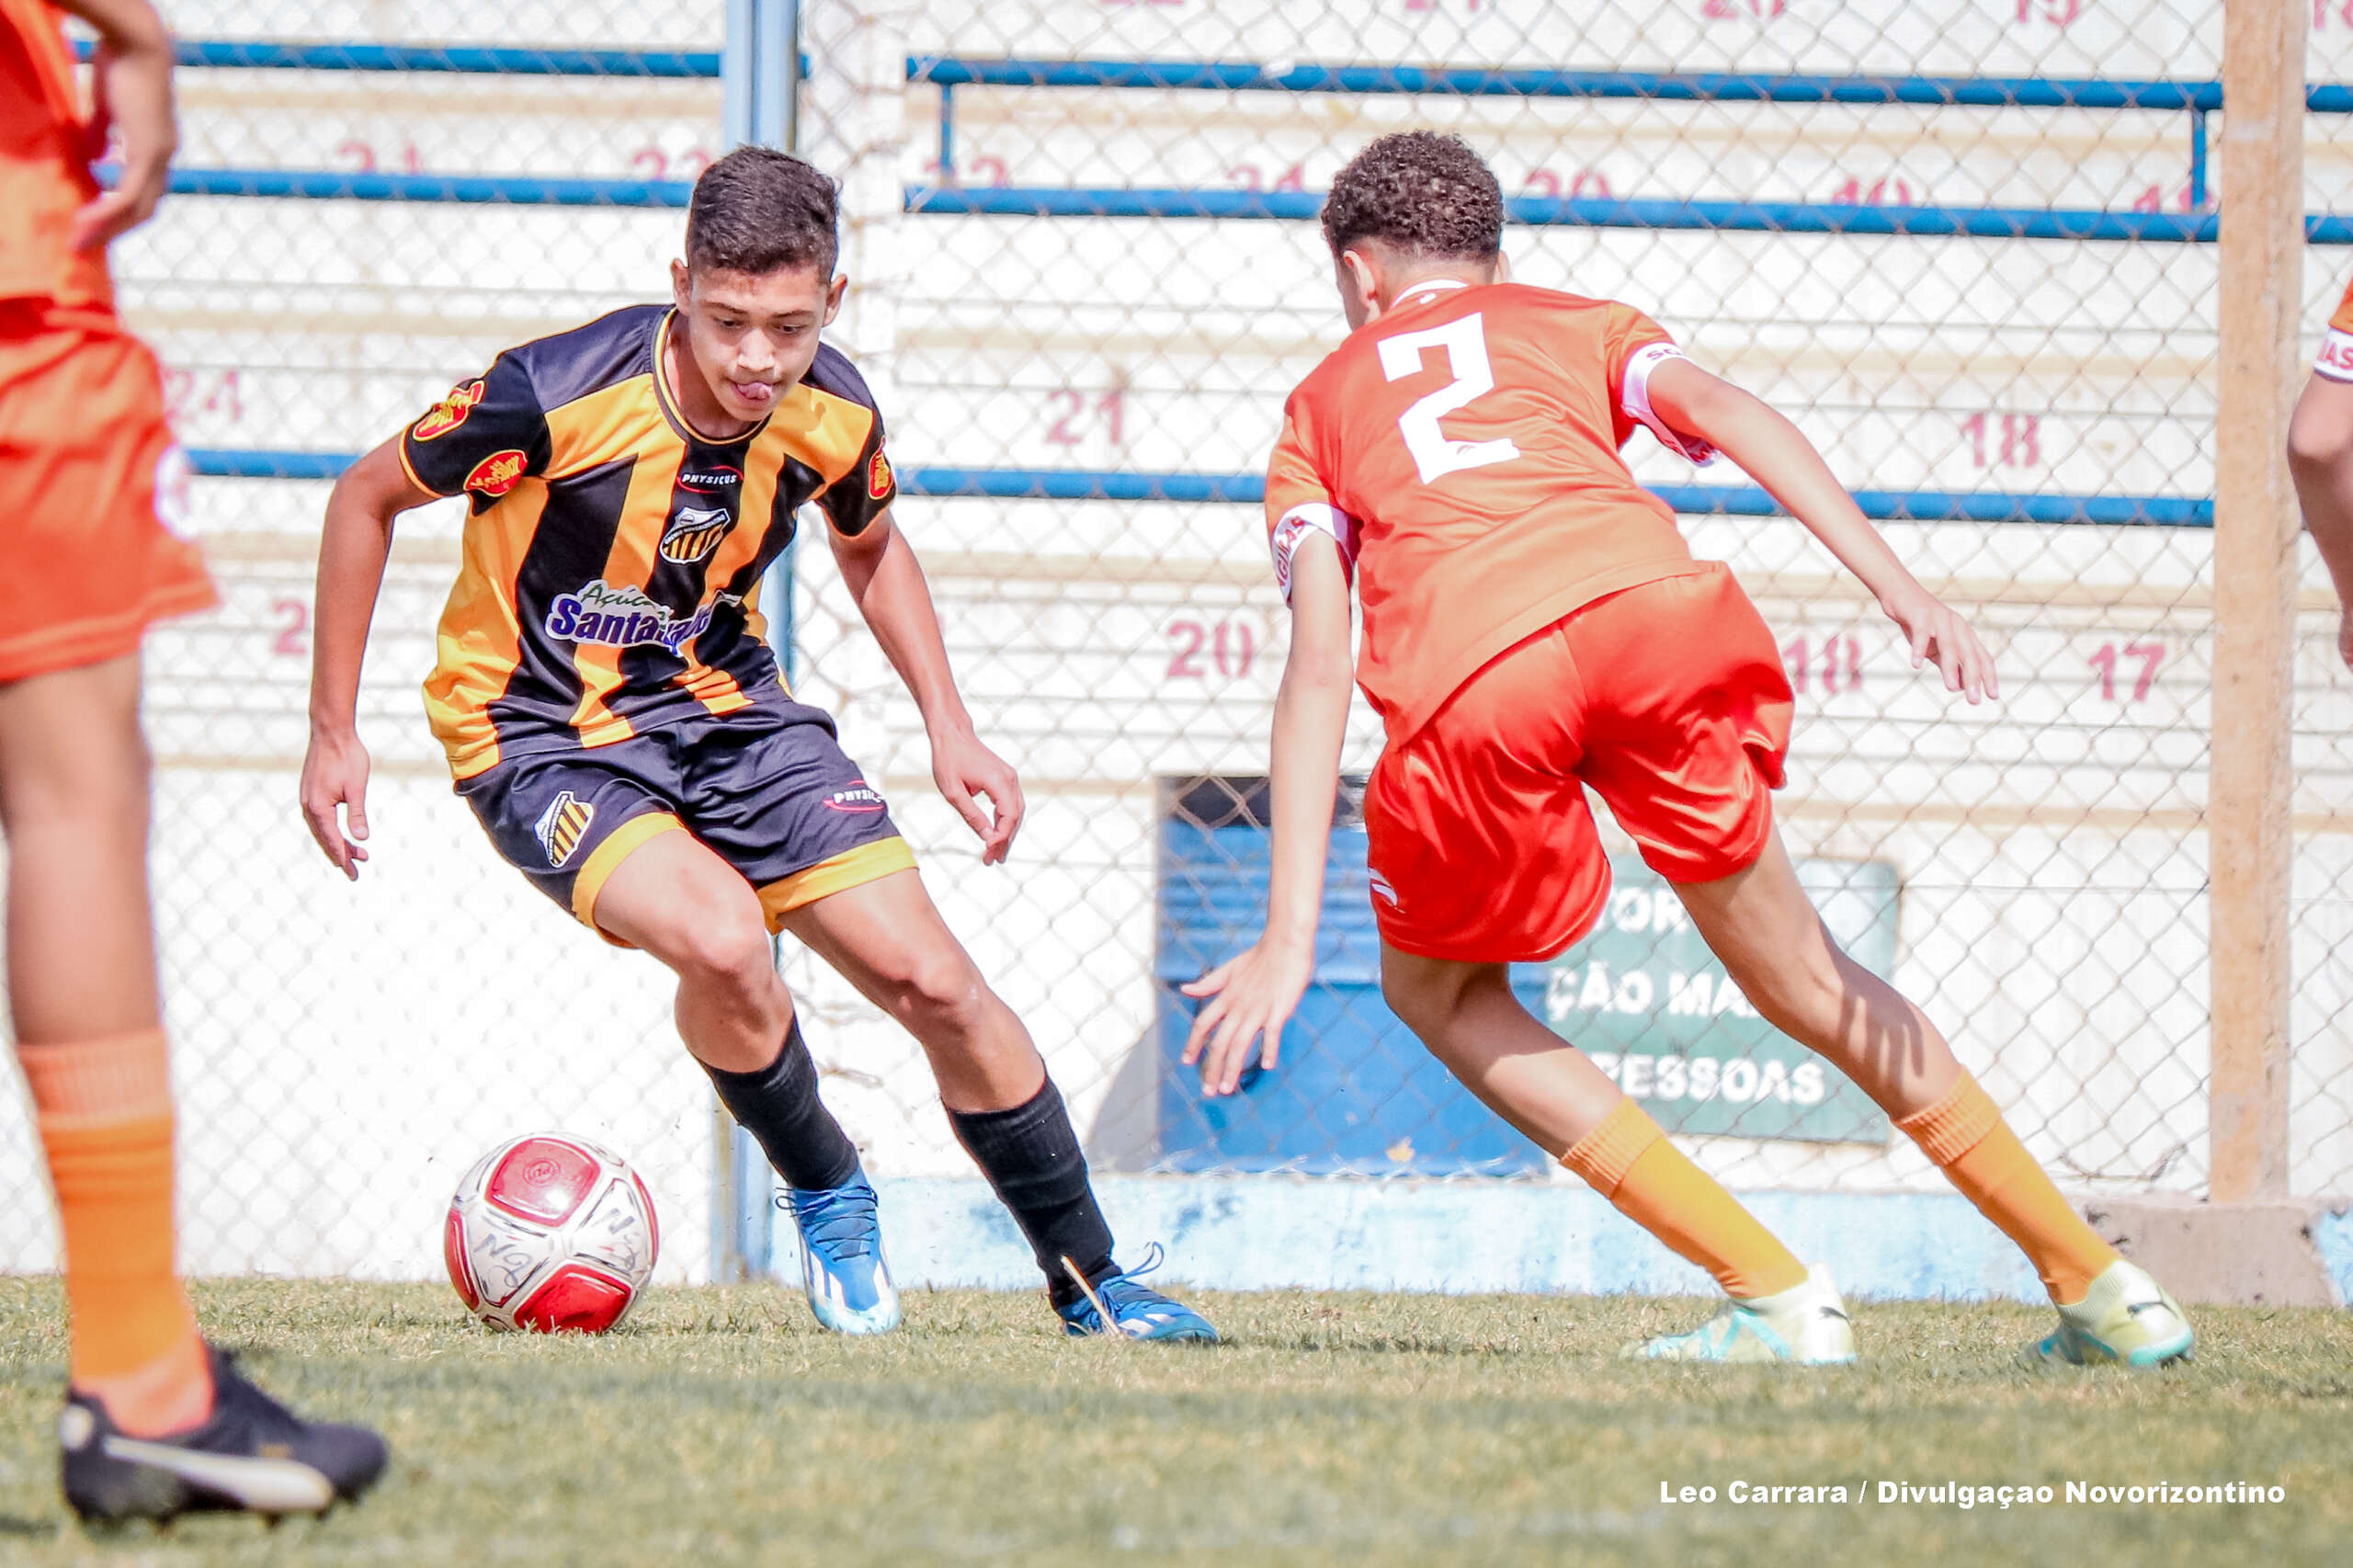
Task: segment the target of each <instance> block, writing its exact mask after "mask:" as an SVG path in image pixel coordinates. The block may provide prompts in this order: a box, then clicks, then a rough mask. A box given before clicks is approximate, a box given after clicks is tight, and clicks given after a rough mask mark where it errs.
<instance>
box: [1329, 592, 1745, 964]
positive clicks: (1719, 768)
mask: <svg viewBox="0 0 2353 1568" xmlns="http://www.w3.org/2000/svg"><path fill="white" fill-rule="evenodd" d="M1789 743H1790V683H1789V677H1788V676H1786V675H1785V674H1783V672H1782V669H1781V656H1780V652H1779V649H1778V648H1777V647H1776V646H1775V644H1774V642H1773V635H1772V633H1771V632H1770V631H1767V630H1766V626H1765V622H1764V619H1762V618H1761V617H1760V616H1758V615H1757V613H1756V606H1754V605H1752V604H1750V603H1749V602H1748V597H1747V596H1746V595H1745V594H1744V593H1742V592H1741V590H1740V585H1739V584H1738V583H1736V582H1734V581H1733V575H1732V574H1731V573H1730V572H1729V571H1727V570H1725V569H1724V568H1723V567H1722V566H1721V565H1713V564H1711V565H1708V566H1704V567H1702V568H1701V569H1700V570H1699V571H1698V572H1696V573H1693V574H1688V575H1684V576H1678V577H1666V578H1662V579H1660V580H1658V581H1655V582H1651V583H1645V584H1643V585H1640V586H1638V587H1632V588H1627V589H1624V590H1622V591H1621V592H1619V593H1616V594H1612V595H1610V596H1609V597H1607V598H1601V599H1597V600H1595V601H1594V602H1593V603H1591V604H1589V605H1586V607H1585V608H1582V609H1579V610H1577V611H1575V612H1574V614H1571V615H1569V616H1567V617H1565V618H1563V619H1561V620H1558V621H1555V622H1554V623H1553V624H1552V625H1551V626H1549V627H1547V628H1545V629H1544V630H1543V631H1540V632H1538V633H1536V634H1535V635H1534V636H1532V637H1529V638H1527V639H1525V640H1524V641H1522V642H1518V643H1515V644H1514V645H1513V646H1512V647H1511V648H1509V649H1507V650H1506V652H1504V653H1500V654H1498V655H1496V657H1495V658H1494V659H1492V660H1490V661H1489V662H1488V663H1487V664H1485V665H1483V666H1481V668H1480V670H1479V672H1478V673H1477V674H1476V675H1474V676H1472V677H1471V678H1470V679H1469V680H1468V681H1465V682H1464V683H1463V684H1462V685H1461V687H1458V688H1457V689H1456V691H1455V692H1454V694H1453V696H1451V697H1449V699H1447V702H1446V705H1445V706H1444V707H1442V708H1440V709H1439V710H1438V712H1437V714H1436V715H1435V716H1433V717H1432V718H1431V719H1430V720H1429V722H1427V723H1426V724H1424V725H1423V726H1422V727H1421V728H1420V729H1419V730H1417V731H1415V733H1413V734H1412V735H1410V736H1408V737H1407V738H1406V739H1405V740H1404V743H1403V744H1392V746H1391V747H1390V748H1389V750H1388V751H1387V752H1385V753H1384V754H1382V756H1381V763H1380V766H1379V767H1376V768H1375V769H1374V770H1373V775H1372V780H1371V783H1370V786H1369V787H1368V788H1367V789H1366V790H1365V799H1364V821H1365V829H1366V832H1367V833H1368V835H1370V839H1371V843H1370V855H1371V865H1372V903H1373V914H1374V916H1375V918H1376V919H1377V920H1378V922H1379V924H1380V926H1381V937H1382V938H1383V939H1384V940H1385V941H1387V942H1388V943H1389V944H1390V945H1391V946H1392V947H1395V948H1400V949H1404V950H1405V951H1407V952H1411V953H1419V954H1422V955H1424V956H1425V957H1428V958H1436V959H1451V960H1458V961H1461V962H1468V963H1519V962H1532V961H1535V960H1541V959H1549V958H1551V957H1552V955H1554V954H1555V953H1558V952H1559V951H1560V950H1561V949H1563V948H1565V947H1567V946H1568V945H1569V944H1570V943H1572V942H1574V941H1575V940H1576V939H1577V938H1578V937H1582V936H1584V935H1585V934H1586V932H1587V931H1589V930H1591V929H1592V928H1593V925H1594V922H1595V921H1596V920H1597V919H1598V918H1599V917H1600V915H1601V909H1602V904H1603V903H1604V901H1606V900H1607V899H1608V896H1609V862H1608V858H1606V857H1605V856H1604V855H1603V853H1602V849H1601V841H1600V838H1599V836H1598V835H1597V832H1596V829H1595V825H1594V820H1593V813H1592V812H1591V810H1590V809H1589V808H1588V806H1587V805H1586V797H1585V791H1586V786H1587V785H1591V786H1592V787H1593V789H1594V790H1595V791H1596V792H1597V793H1598V794H1599V795H1600V796H1601V798H1602V799H1603V800H1604V801H1607V802H1608V805H1609V810H1610V812H1612V813H1613V814H1614V815H1615V816H1616V817H1617V819H1618V824H1619V825H1620V827H1622V828H1624V829H1625V830H1626V832H1627V833H1629V834H1630V835H1632V837H1633V839H1634V842H1635V844H1636V845H1637V846H1639V847H1640V848H1641V850H1642V855H1643V859H1644V860H1645V861H1647V862H1648V863H1649V864H1650V866H1651V867H1652V869H1654V870H1656V871H1657V872H1658V873H1659V874H1660V875H1662V876H1664V877H1665V878H1667V879H1668V880H1669V881H1677V882H1704V881H1714V880H1715V879H1716V878H1719V877H1727V876H1730V875H1732V874H1733V872H1734V871H1738V870H1741V869H1745V867H1747V866H1749V865H1750V864H1752V863H1753V862H1754V861H1755V860H1756V857H1757V856H1758V855H1759V854H1761V853H1763V851H1764V848H1765V845H1766V841H1767V839H1768V836H1769V835H1771V833H1772V830H1773V812H1772V802H1771V800H1770V797H1769V794H1768V791H1769V790H1773V789H1775V788H1778V787H1779V784H1780V782H1781V759H1782V757H1783V756H1784V755H1785V753H1786V752H1787V750H1788V748H1789Z"/></svg>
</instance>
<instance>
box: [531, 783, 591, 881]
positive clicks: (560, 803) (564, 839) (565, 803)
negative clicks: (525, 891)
mask: <svg viewBox="0 0 2353 1568" xmlns="http://www.w3.org/2000/svg"><path fill="white" fill-rule="evenodd" d="M596 820H597V808H596V807H594V806H592V805H590V804H589V803H588V802H587V801H584V800H582V799H581V798H580V797H579V796H577V795H575V794H574V793H573V792H572V791H571V790H565V791H564V792H563V794H561V795H558V796H557V797H556V798H555V803H554V804H553V805H551V806H550V807H548V809H547V810H546V811H544V812H540V820H539V821H538V822H536V823H534V824H532V825H531V832H532V834H533V835H535V836H537V837H538V839H539V841H540V849H541V850H542V851H544V852H545V853H546V855H547V858H548V864H549V865H551V866H552V867H554V868H555V869H557V870H559V871H560V870H562V869H563V863H564V862H565V861H566V860H569V859H571V858H572V852H573V851H574V850H575V849H577V848H579V847H580V840H581V838H582V837H583V836H584V835H585V834H586V833H587V831H588V824H590V823H592V822H595V821H596Z"/></svg>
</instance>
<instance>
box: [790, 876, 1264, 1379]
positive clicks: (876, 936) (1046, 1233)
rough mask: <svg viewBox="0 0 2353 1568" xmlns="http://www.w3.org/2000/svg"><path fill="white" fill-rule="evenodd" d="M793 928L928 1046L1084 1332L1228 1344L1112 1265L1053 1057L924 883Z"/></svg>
mask: <svg viewBox="0 0 2353 1568" xmlns="http://www.w3.org/2000/svg"><path fill="white" fill-rule="evenodd" d="M783 918H784V926H785V929H786V930H788V931H790V932H791V933H792V934H793V935H794V936H795V937H799V938H800V939H801V941H802V942H803V943H805V944H807V946H808V948H809V949H810V950H811V951H812V952H814V953H815V954H817V956H818V957H820V958H822V959H824V960H825V961H826V962H828V963H830V964H832V965H833V966H834V968H835V970H837V971H839V972H840V973H841V975H842V976H843V978H844V979H846V980H847V981H848V982H849V983H851V984H852V985H853V986H855V987H857V989H858V993H859V994H861V995H863V996H864V997H866V999H867V1000H868V1001H870V1002H872V1003H873V1004H874V1005H875V1006H878V1007H881V1009H882V1010H883V1011H885V1012H887V1013H889V1014H890V1015H891V1016H892V1017H894V1018H896V1019H898V1020H899V1022H900V1023H901V1024H902V1025H903V1026H904V1027H905V1028H906V1030H907V1032H908V1033H909V1034H912V1035H913V1036H915V1040H916V1042H917V1043H918V1044H920V1045H921V1046H922V1047H923V1051H924V1054H925V1056H926V1058H928V1059H929V1061H930V1063H931V1070H932V1074H933V1075H934V1076H935V1077H936V1078H937V1079H938V1082H939V1095H940V1099H941V1102H942V1103H943V1105H944V1106H945V1108H946V1109H947V1111H948V1121H949V1126H950V1127H951V1128H952V1129H954V1131H955V1133H956V1139H957V1142H960V1143H961V1144H962V1145H963V1146H964V1151H965V1153H969V1154H970V1155H972V1163H973V1164H974V1165H978V1166H980V1168H981V1173H982V1174H983V1176H987V1177H988V1180H989V1185H990V1187H993V1188H994V1189H995V1192H996V1195H997V1197H998V1198H999V1199H1002V1200H1003V1201H1004V1203H1005V1206H1006V1208H1007V1209H1009V1210H1012V1211H1013V1217H1014V1219H1015V1220H1016V1221H1017V1222H1018V1223H1019V1224H1020V1226H1021V1231H1022V1233H1023V1234H1024V1235H1025V1236H1027V1237H1028V1238H1029V1245H1030V1249H1031V1251H1032V1252H1033V1253H1034V1255H1035V1256H1036V1257H1037V1260H1038V1267H1039V1268H1040V1271H1042V1272H1043V1273H1044V1274H1045V1276H1046V1281H1047V1293H1048V1295H1049V1297H1050V1298H1051V1300H1052V1301H1053V1303H1054V1307H1055V1310H1056V1311H1057V1312H1059V1313H1060V1314H1061V1315H1062V1318H1063V1323H1064V1324H1065V1325H1066V1326H1067V1327H1068V1328H1069V1330H1070V1331H1071V1332H1072V1333H1074V1334H1099V1333H1104V1332H1118V1333H1120V1334H1124V1335H1128V1336H1129V1337H1131V1338H1136V1339H1171V1340H1188V1339H1200V1340H1213V1339H1215V1338H1216V1337H1217V1331H1216V1330H1215V1329H1213V1328H1211V1326H1210V1324H1209V1323H1208V1321H1207V1320H1206V1319H1204V1318H1203V1317H1201V1316H1200V1314H1199V1313H1198V1312H1193V1311H1192V1310H1191V1309H1190V1308H1188V1307H1186V1306H1183V1305H1182V1304H1180V1303H1178V1302H1176V1301H1172V1300H1170V1299H1169V1298H1168V1297H1166V1296H1164V1295H1162V1294H1161V1293H1160V1292H1158V1291H1157V1290H1153V1289H1151V1288H1150V1287H1148V1286H1146V1285H1143V1284H1142V1283H1141V1282H1139V1281H1138V1280H1137V1279H1136V1278H1134V1276H1132V1275H1131V1274H1128V1273H1125V1272H1123V1271H1122V1270H1121V1269H1120V1267H1119V1266H1118V1265H1117V1264H1116V1263H1114V1262H1113V1261H1112V1256H1111V1246H1112V1242H1111V1228H1110V1226H1109V1224H1108V1223H1107V1222H1106V1221H1105V1220H1104V1218H1103V1210H1102V1209H1101V1208H1100V1206H1099V1205H1097V1202H1096V1200H1095V1190H1094V1187H1093V1185H1092V1184H1091V1183H1090V1182H1089V1181H1088V1179H1087V1175H1086V1155H1085V1154H1084V1153H1081V1152H1080V1149H1079V1146H1078V1133H1077V1131H1076V1129H1074V1127H1073V1126H1072V1125H1071V1119H1070V1111H1069V1109H1068V1108H1067V1107H1065V1106H1064V1105H1063V1097H1062V1092H1061V1091H1060V1090H1059V1089H1057V1088H1056V1087H1055V1086H1054V1082H1053V1079H1052V1078H1051V1076H1049V1075H1048V1074H1047V1072H1046V1062H1045V1058H1043V1057H1042V1056H1040V1055H1039V1054H1038V1047H1037V1045H1036V1043H1035V1042H1034V1041H1032V1040H1031V1039H1030V1038H1029V1029H1028V1028H1025V1027H1024V1026H1023V1024H1022V1022H1021V1020H1020V1019H1019V1018H1018V1017H1016V1016H1015V1014H1014V1011H1013V1009H1012V1008H1010V1007H1008V1006H1006V1005H1005V1002H1004V1000H1003V999H1002V998H1000V997H999V996H998V995H997V994H996V993H995V991H992V990H991V989H990V988H989V985H988V983H987V982H986V981H985V980H983V978H982V976H981V971H980V968H979V966H978V965H976V964H974V963H973V962H972V955H971V954H969V953H967V952H966V951H965V950H964V945H963V944H962V943H961V942H959V941H958V940H957V939H956V936H955V933H954V932H952V931H950V930H949V928H948V923H947V922H946V921H945V920H943V919H941V918H940V915H939V910H938V906H937V905H935V904H934V903H932V902H931V895H930V894H929V893H928V892H926V891H925V890H924V885H923V879H922V877H921V876H920V875H918V874H917V873H916V872H914V871H897V872H893V873H892V874H891V875H889V876H885V877H879V878H877V879H876V880H874V881H870V882H866V883H862V884H861V885H859V886H857V887H854V888H849V889H846V890H845V891H843V892H837V893H834V894H831V895H830V896H828V897H825V898H821V899H818V900H817V901H815V902H814V903H806V904H803V905H801V907H800V908H798V909H793V910H790V911H787V912H786V914H785V915H784V917H783ZM1074 1274H1076V1275H1077V1276H1079V1277H1080V1278H1083V1279H1084V1281H1085V1284H1084V1286H1082V1285H1081V1283H1080V1278H1073V1277H1072V1276H1073V1275H1074ZM1107 1313H1108V1322H1107V1321H1106V1314H1107Z"/></svg>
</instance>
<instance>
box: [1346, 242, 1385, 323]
mask: <svg viewBox="0 0 2353 1568" xmlns="http://www.w3.org/2000/svg"><path fill="white" fill-rule="evenodd" d="M1340 272H1341V274H1342V276H1343V277H1345V278H1347V290H1348V293H1349V294H1350V295H1351V296H1352V297H1353V299H1354V301H1355V302H1356V304H1357V306H1358V309H1359V310H1361V311H1362V312H1363V313H1364V319H1365V320H1366V321H1372V320H1374V319H1375V318H1377V317H1378V316H1379V315H1380V314H1381V272H1380V269H1379V268H1378V267H1375V266H1374V265H1373V264H1372V262H1371V261H1370V259H1369V258H1367V257H1366V256H1365V255H1364V254H1363V253H1362V252H1361V251H1353V250H1344V251H1342V252H1341V253H1340Z"/></svg>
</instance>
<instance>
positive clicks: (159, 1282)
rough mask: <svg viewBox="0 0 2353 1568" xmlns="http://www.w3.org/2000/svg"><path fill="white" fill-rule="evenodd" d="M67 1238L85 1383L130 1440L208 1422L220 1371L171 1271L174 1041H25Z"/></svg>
mask: <svg viewBox="0 0 2353 1568" xmlns="http://www.w3.org/2000/svg"><path fill="white" fill-rule="evenodd" d="M17 1060H18V1061H19V1062H22V1063H23V1066H24V1070H25V1082H26V1083H27V1085H28V1086H29V1087H30V1088H31V1090H32V1097H33V1107H34V1109H35V1111H36V1112H37V1113H38V1116H39V1119H40V1141H41V1146H42V1148H43V1149H44V1150H45V1151H46V1152H47V1153H48V1155H49V1175H50V1181H51V1185H52V1186H53V1187H55V1188H56V1192H57V1213H58V1221H59V1225H60V1228H61V1230H62V1231H63V1235H64V1242H65V1304H66V1311H67V1312H68V1314H69V1316H70V1319H71V1325H72V1330H73V1356H72V1362H73V1365H72V1372H71V1375H72V1378H73V1381H74V1387H75V1388H77V1389H81V1390H83V1391H85V1392H90V1393H95V1394H97V1396H98V1397H99V1398H100V1399H101V1400H103V1401H104V1402H105V1403H106V1406H107V1414H108V1415H109V1416H110V1417H112V1418H113V1420H114V1422H115V1424H116V1425H117V1426H119V1427H121V1428H122V1429H123V1430H124V1431H126V1432H130V1433H132V1434H133V1435H135V1436H142V1437H153V1436H155V1435H158V1434H160V1433H163V1432H167V1431H172V1430H175V1429H177V1428H180V1427H185V1426H192V1425H194V1424H195V1423H197V1422H199V1421H201V1420H203V1419H204V1418H205V1416H206V1415H208V1414H209V1412H210V1407H211V1402H212V1380H211V1371H210V1367H209V1365H208V1363H207V1359H206V1356H205V1351H204V1342H203V1340H202V1339H201V1338H199V1336H198V1334H197V1330H196V1319H195V1316H194V1315H193V1314H192V1313H191V1312H189V1311H188V1298H187V1297H186V1296H185V1295H184V1294H182V1292H181V1290H180V1286H179V1281H178V1279H177V1278H175V1276H174V1274H173V1271H172V1254H173V1241H174V1236H173V1224H172V1094H171V1079H170V1074H169V1069H168V1068H167V1066H166V1064H165V1048H164V1034H163V1031H162V1030H161V1029H147V1030H143V1031H142V1032H140V1033H137V1034H130V1035H117V1036H114V1037H112V1038H110V1039H107V1040H80V1041H75V1042H74V1043H72V1044H66V1045H20V1046H18V1047H17Z"/></svg>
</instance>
